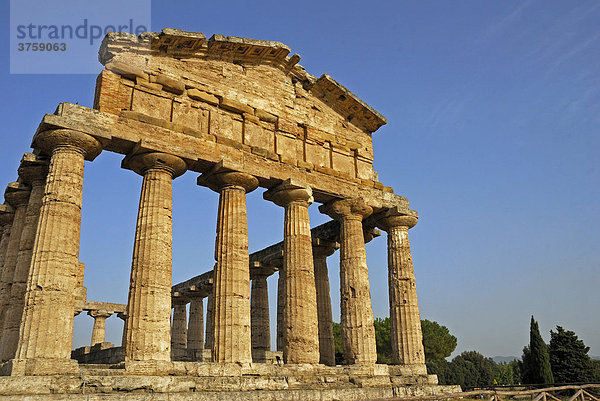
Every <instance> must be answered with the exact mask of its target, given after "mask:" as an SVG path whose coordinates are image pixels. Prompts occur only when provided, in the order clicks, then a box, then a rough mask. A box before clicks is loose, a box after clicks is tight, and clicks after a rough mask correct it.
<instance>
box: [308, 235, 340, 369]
mask: <svg viewBox="0 0 600 401" xmlns="http://www.w3.org/2000/svg"><path fill="white" fill-rule="evenodd" d="M338 247H339V246H338V244H337V243H335V242H332V243H331V242H326V241H323V240H321V239H317V240H316V241H313V260H314V265H315V284H316V289H317V316H318V324H319V354H320V359H319V362H320V363H322V364H325V365H329V366H335V343H334V340H333V317H332V313H331V294H330V291H329V273H328V272H327V257H328V256H330V255H331V254H333V252H335V250H336V249H337V248H338Z"/></svg>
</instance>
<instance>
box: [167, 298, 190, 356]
mask: <svg viewBox="0 0 600 401" xmlns="http://www.w3.org/2000/svg"><path fill="white" fill-rule="evenodd" d="M186 346H187V309H186V303H185V302H177V303H174V304H173V324H172V325H171V347H172V348H185V347H186Z"/></svg>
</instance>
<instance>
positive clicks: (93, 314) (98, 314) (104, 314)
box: [87, 310, 113, 319]
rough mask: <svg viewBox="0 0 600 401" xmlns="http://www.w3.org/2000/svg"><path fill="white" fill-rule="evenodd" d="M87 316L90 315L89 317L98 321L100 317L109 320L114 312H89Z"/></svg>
mask: <svg viewBox="0 0 600 401" xmlns="http://www.w3.org/2000/svg"><path fill="white" fill-rule="evenodd" d="M87 314H88V316H91V317H93V318H94V319H96V318H98V317H101V318H105V319H108V318H109V317H111V316H112V315H113V312H110V311H106V310H89V311H87Z"/></svg>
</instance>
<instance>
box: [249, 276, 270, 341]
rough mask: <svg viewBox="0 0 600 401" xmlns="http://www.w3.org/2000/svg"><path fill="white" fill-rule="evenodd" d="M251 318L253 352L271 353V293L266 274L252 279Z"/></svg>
mask: <svg viewBox="0 0 600 401" xmlns="http://www.w3.org/2000/svg"><path fill="white" fill-rule="evenodd" d="M250 316H251V325H252V351H253V352H258V353H264V352H265V351H270V350H271V329H270V324H269V323H270V322H269V291H268V287H267V276H266V275H264V274H256V275H254V277H253V278H252V290H251V294H250Z"/></svg>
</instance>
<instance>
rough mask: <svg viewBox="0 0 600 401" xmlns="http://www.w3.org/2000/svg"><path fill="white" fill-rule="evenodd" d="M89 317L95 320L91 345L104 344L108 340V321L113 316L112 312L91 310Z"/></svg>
mask: <svg viewBox="0 0 600 401" xmlns="http://www.w3.org/2000/svg"><path fill="white" fill-rule="evenodd" d="M88 315H89V316H91V317H93V318H94V328H93V329H92V341H91V345H96V344H102V343H103V342H104V341H105V340H106V334H105V333H106V330H105V329H106V319H108V318H109V317H111V316H112V312H108V311H103V310H90V311H88Z"/></svg>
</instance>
